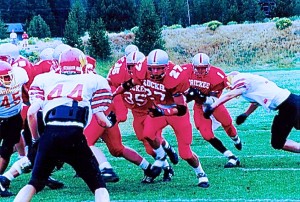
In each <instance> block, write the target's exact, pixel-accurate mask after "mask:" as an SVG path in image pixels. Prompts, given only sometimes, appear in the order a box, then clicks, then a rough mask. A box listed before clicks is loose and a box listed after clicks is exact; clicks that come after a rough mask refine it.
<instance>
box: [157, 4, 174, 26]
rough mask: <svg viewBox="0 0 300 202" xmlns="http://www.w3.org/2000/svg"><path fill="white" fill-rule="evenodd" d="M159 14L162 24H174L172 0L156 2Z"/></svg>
mask: <svg viewBox="0 0 300 202" xmlns="http://www.w3.org/2000/svg"><path fill="white" fill-rule="evenodd" d="M155 5H156V7H157V9H156V10H157V14H158V15H159V18H160V22H161V26H163V25H167V26H170V25H172V13H171V5H170V0H158V1H157V2H156V4H155Z"/></svg>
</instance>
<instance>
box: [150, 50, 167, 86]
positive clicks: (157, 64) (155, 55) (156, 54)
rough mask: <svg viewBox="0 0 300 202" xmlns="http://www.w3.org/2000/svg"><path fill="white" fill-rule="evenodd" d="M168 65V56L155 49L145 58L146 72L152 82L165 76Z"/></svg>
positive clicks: (164, 52)
mask: <svg viewBox="0 0 300 202" xmlns="http://www.w3.org/2000/svg"><path fill="white" fill-rule="evenodd" d="M168 64H169V56H168V54H167V53H166V51H163V50H160V49H155V50H153V51H151V52H150V53H149V55H148V57H147V66H148V71H149V72H150V77H151V79H153V80H161V79H163V77H164V76H165V73H166V70H167V67H168Z"/></svg>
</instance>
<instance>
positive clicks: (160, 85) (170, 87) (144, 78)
mask: <svg viewBox="0 0 300 202" xmlns="http://www.w3.org/2000/svg"><path fill="white" fill-rule="evenodd" d="M133 74H134V77H133V78H134V81H135V82H137V83H139V84H142V85H143V86H144V87H145V88H146V89H148V90H149V92H148V96H150V97H151V99H152V100H154V102H155V104H164V105H169V104H174V99H173V95H175V94H177V93H179V94H181V93H183V92H185V91H186V90H188V88H189V80H188V74H187V72H186V71H185V70H184V69H183V68H182V67H181V66H179V65H175V64H174V63H172V62H169V64H168V67H167V69H166V72H165V76H164V78H163V79H161V80H158V81H155V80H153V79H151V77H150V72H149V71H148V68H147V58H145V60H144V61H142V62H141V63H139V64H137V65H136V67H135V69H134V71H133Z"/></svg>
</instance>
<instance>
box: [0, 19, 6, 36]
mask: <svg viewBox="0 0 300 202" xmlns="http://www.w3.org/2000/svg"><path fill="white" fill-rule="evenodd" d="M5 38H7V33H6V27H5V23H4V22H3V21H2V20H1V18H0V39H5Z"/></svg>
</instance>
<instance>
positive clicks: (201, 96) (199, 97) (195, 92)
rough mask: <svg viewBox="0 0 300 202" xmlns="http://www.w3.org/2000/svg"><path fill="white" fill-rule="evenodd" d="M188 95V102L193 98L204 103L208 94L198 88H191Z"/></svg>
mask: <svg viewBox="0 0 300 202" xmlns="http://www.w3.org/2000/svg"><path fill="white" fill-rule="evenodd" d="M185 96H186V102H190V101H192V100H195V101H196V102H198V103H203V102H205V101H206V95H204V94H203V93H201V92H200V90H198V89H196V88H191V87H190V88H189V90H188V92H187V94H186V95H185Z"/></svg>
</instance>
